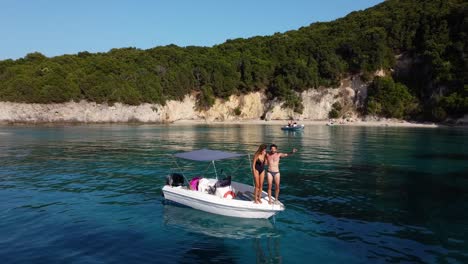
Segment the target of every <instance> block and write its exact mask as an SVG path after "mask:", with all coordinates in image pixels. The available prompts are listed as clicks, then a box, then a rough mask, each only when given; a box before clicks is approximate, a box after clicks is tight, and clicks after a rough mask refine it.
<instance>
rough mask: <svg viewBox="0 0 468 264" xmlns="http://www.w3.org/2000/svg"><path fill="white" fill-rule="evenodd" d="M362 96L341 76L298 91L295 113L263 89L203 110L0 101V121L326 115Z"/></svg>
mask: <svg viewBox="0 0 468 264" xmlns="http://www.w3.org/2000/svg"><path fill="white" fill-rule="evenodd" d="M366 95H367V85H366V84H364V83H362V82H361V81H360V80H359V79H358V78H351V79H346V80H344V81H343V82H342V84H341V86H340V87H339V88H319V89H311V90H308V91H305V92H303V93H302V94H301V97H302V101H303V105H304V111H303V113H302V114H298V113H294V112H293V111H292V110H291V109H287V108H286V109H285V108H282V107H281V106H282V103H281V102H277V101H268V100H267V98H266V96H265V95H264V94H263V93H260V92H255V93H250V94H245V95H240V96H235V95H233V96H231V97H230V98H229V99H228V100H221V99H217V100H216V102H215V104H214V105H213V107H211V108H210V109H209V110H207V111H197V110H196V107H195V105H196V98H195V96H193V95H187V96H186V97H185V98H184V100H182V101H168V102H167V103H166V104H165V105H164V106H163V105H157V104H142V105H138V106H131V105H124V104H120V103H116V104H114V105H107V104H96V103H92V102H86V101H81V102H68V103H62V104H23V103H12V102H0V122H32V123H35V122H83V123H100V122H144V123H167V122H174V121H178V120H206V121H207V122H211V121H235V120H247V119H249V120H256V119H257V120H258V119H261V118H265V119H266V120H279V119H290V118H294V119H299V120H319V119H327V118H328V113H329V112H330V110H331V109H332V105H333V104H334V103H335V102H340V104H341V105H342V106H343V113H344V114H346V115H347V116H355V115H356V108H357V107H359V106H360V104H362V103H363V101H364V99H365V97H366Z"/></svg>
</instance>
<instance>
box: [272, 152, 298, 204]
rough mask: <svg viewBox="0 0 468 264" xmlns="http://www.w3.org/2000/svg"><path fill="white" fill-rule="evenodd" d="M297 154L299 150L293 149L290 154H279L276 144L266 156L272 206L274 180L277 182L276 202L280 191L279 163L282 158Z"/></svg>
mask: <svg viewBox="0 0 468 264" xmlns="http://www.w3.org/2000/svg"><path fill="white" fill-rule="evenodd" d="M296 152H297V149H295V148H293V150H292V152H290V153H279V152H278V147H277V146H276V145H275V144H272V145H271V146H270V152H269V153H268V154H267V155H266V160H267V163H268V171H267V177H268V179H267V180H268V203H269V204H272V200H271V187H272V184H273V180H274V181H275V200H276V201H278V196H279V190H280V171H279V162H280V158H284V157H288V156H289V155H292V154H294V153H296Z"/></svg>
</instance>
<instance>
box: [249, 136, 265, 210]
mask: <svg viewBox="0 0 468 264" xmlns="http://www.w3.org/2000/svg"><path fill="white" fill-rule="evenodd" d="M266 148H267V145H265V144H261V145H260V146H259V147H258V150H257V152H255V155H254V158H253V162H252V171H253V177H254V181H255V190H254V203H262V200H261V199H262V192H263V181H264V180H265V163H266Z"/></svg>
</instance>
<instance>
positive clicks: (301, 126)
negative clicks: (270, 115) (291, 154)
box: [281, 125, 304, 131]
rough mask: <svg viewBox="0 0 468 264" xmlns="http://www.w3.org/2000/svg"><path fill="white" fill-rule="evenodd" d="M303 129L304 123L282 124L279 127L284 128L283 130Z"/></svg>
mask: <svg viewBox="0 0 468 264" xmlns="http://www.w3.org/2000/svg"><path fill="white" fill-rule="evenodd" d="M302 129H304V125H296V126H294V125H292V126H282V127H281V130H285V131H298V130H302Z"/></svg>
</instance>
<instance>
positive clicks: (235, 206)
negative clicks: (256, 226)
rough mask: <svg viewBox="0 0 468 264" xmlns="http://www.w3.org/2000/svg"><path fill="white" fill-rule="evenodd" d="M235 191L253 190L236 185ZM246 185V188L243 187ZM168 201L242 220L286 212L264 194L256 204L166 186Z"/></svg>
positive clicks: (278, 203) (279, 204) (164, 190)
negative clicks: (271, 202) (269, 202)
mask: <svg viewBox="0 0 468 264" xmlns="http://www.w3.org/2000/svg"><path fill="white" fill-rule="evenodd" d="M236 185H237V186H236V187H237V188H236V187H235V189H236V190H238V191H239V192H245V191H250V190H249V189H248V187H250V189H251V190H253V188H252V187H251V186H248V185H244V184H240V183H236ZM241 185H244V186H241ZM162 191H163V193H164V198H165V199H166V200H169V201H172V202H176V203H179V204H182V205H185V206H188V207H192V208H194V209H197V210H201V211H205V212H208V213H212V214H218V215H224V216H231V217H240V218H265V219H266V218H270V217H272V216H273V215H275V214H277V213H278V212H281V211H283V210H284V205H283V204H282V203H280V202H276V203H274V204H271V205H270V204H268V200H267V194H266V193H265V192H263V194H262V203H261V204H255V203H253V201H243V200H237V199H226V198H220V197H217V196H215V195H212V194H207V193H202V192H198V191H192V190H189V189H186V188H184V187H180V186H179V187H172V186H169V185H166V186H164V187H163V189H162Z"/></svg>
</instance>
